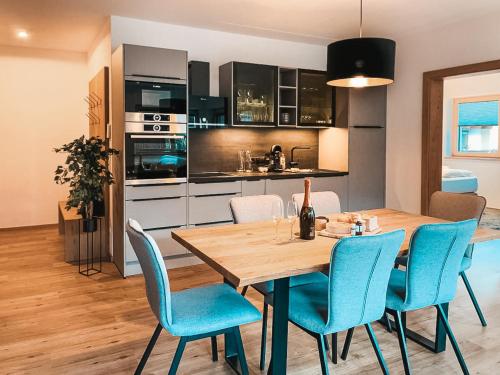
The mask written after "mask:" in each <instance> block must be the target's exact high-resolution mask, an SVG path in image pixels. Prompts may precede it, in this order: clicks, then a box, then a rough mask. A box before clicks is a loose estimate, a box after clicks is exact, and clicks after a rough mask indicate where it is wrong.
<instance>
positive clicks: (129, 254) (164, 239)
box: [125, 226, 188, 262]
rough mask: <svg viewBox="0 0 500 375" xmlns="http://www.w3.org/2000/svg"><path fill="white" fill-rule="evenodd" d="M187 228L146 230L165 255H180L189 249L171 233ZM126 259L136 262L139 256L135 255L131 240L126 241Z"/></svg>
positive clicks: (186, 252)
mask: <svg viewBox="0 0 500 375" xmlns="http://www.w3.org/2000/svg"><path fill="white" fill-rule="evenodd" d="M182 228H186V226H181V227H173V228H164V229H153V230H145V232H146V233H147V234H149V235H150V236H151V237H153V239H154V240H155V241H156V244H157V245H158V248H159V249H160V251H161V255H162V256H164V257H172V256H173V257H177V256H179V255H186V254H188V251H187V250H186V248H185V247H184V246H182V245H181V244H180V243H178V242H177V241H175V240H174V239H172V236H171V233H172V231H173V230H176V229H182ZM125 260H126V261H127V262H136V261H137V256H136V255H135V252H134V249H133V248H132V245H131V243H130V241H129V240H128V237H127V240H126V241H125Z"/></svg>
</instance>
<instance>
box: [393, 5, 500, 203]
mask: <svg viewBox="0 0 500 375" xmlns="http://www.w3.org/2000/svg"><path fill="white" fill-rule="evenodd" d="M498 19H499V15H498V14H491V15H489V16H487V17H482V18H480V19H476V20H467V21H464V22H460V23H456V24H449V25H444V26H443V27H442V28H441V29H439V30H429V31H428V32H425V33H419V34H417V35H413V36H409V37H406V38H404V39H398V40H397V50H396V79H395V83H394V84H393V85H391V86H390V87H389V89H388V100H387V110H388V113H387V193H386V201H387V205H388V206H389V207H392V208H399V209H403V210H407V211H411V212H419V211H420V182H421V178H420V173H421V169H420V165H421V132H422V73H423V72H425V71H429V70H434V69H440V68H446V67H452V66H457V65H464V64H470V63H476V62H482V61H488V60H495V59H500V22H499V21H498Z"/></svg>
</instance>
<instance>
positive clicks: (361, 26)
mask: <svg viewBox="0 0 500 375" xmlns="http://www.w3.org/2000/svg"><path fill="white" fill-rule="evenodd" d="M359 37H360V38H362V37H363V0H360V7H359Z"/></svg>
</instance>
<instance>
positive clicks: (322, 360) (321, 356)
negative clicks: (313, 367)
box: [316, 335, 330, 375]
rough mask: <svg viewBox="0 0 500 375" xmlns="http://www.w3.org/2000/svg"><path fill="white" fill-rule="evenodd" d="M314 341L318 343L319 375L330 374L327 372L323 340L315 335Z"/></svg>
mask: <svg viewBox="0 0 500 375" xmlns="http://www.w3.org/2000/svg"><path fill="white" fill-rule="evenodd" d="M316 341H317V342H318V351H319V361H320V363H321V373H322V374H323V375H328V374H329V373H330V372H329V370H328V357H327V356H326V348H325V340H324V338H323V335H317V336H316Z"/></svg>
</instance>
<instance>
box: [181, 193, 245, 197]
mask: <svg viewBox="0 0 500 375" xmlns="http://www.w3.org/2000/svg"><path fill="white" fill-rule="evenodd" d="M238 194H241V193H223V194H200V195H190V196H189V197H190V198H204V197H224V196H227V195H238Z"/></svg>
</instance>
